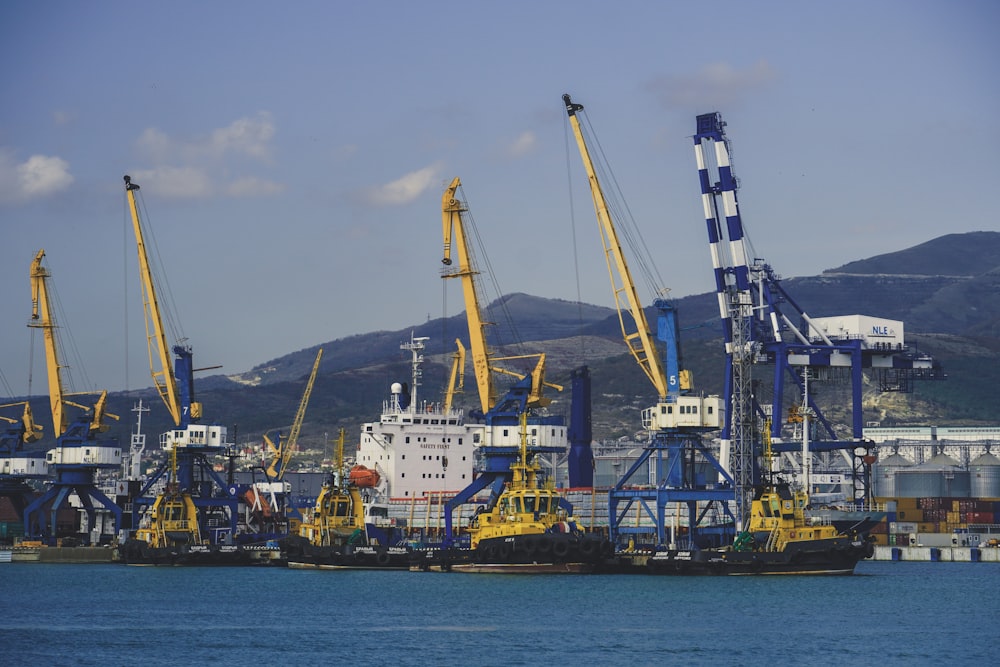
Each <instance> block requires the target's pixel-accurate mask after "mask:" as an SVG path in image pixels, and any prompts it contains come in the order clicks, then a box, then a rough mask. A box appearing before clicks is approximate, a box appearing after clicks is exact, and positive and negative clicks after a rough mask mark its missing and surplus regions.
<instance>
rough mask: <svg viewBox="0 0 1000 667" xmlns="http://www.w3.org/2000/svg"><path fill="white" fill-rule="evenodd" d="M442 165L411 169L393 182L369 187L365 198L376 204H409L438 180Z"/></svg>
mask: <svg viewBox="0 0 1000 667" xmlns="http://www.w3.org/2000/svg"><path fill="white" fill-rule="evenodd" d="M440 171H441V167H440V165H437V164H433V165H430V166H427V167H424V168H423V169H418V170H417V171H411V172H410V173H408V174H406V175H405V176H403V177H402V178H399V179H396V180H395V181H393V182H392V183H386V184H385V185H380V186H376V187H372V188H369V189H368V191H367V192H366V193H365V199H366V200H367V201H368V203H369V204H374V205H375V206H399V205H401V204H407V203H409V202H411V201H413V200H414V199H416V198H417V197H419V196H420V195H421V194H423V193H424V192H426V191H427V189H428V188H429V187H430V186H431V185H432V184H434V183H435V182H436V181H437V178H438V173H440Z"/></svg>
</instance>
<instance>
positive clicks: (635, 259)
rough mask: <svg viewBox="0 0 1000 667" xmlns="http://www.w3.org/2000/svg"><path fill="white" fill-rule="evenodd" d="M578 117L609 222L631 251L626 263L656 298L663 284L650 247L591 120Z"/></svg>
mask: <svg viewBox="0 0 1000 667" xmlns="http://www.w3.org/2000/svg"><path fill="white" fill-rule="evenodd" d="M581 117H582V119H583V122H581V123H580V130H581V132H582V133H583V134H584V135H585V136H584V139H585V142H586V144H587V145H588V146H591V147H592V148H593V149H594V150H593V151H592V155H594V156H596V158H597V159H592V162H593V165H594V172H595V174H597V178H598V180H599V182H600V183H601V184H602V190H603V191H604V196H605V201H606V204H607V207H608V211H609V213H610V214H611V218H612V220H614V223H615V229H616V231H617V232H618V235H619V236H620V237H621V238H623V239H624V240H625V243H626V244H627V245H628V247H629V250H630V251H631V259H632V261H630V263H629V264H630V266H632V267H634V268H633V270H636V269H637V270H638V272H639V274H640V275H641V276H642V279H643V282H644V283H645V284H646V287H647V289H648V290H649V292H651V293H652V294H654V295H656V296H664V295H665V291H666V283H665V282H664V281H663V278H662V277H661V276H660V274H659V271H658V270H657V268H656V263H655V262H654V261H653V256H652V253H651V252H650V250H649V246H648V245H647V244H646V241H645V239H644V238H643V236H642V232H641V231H640V230H639V227H638V225H637V224H636V222H635V218H634V217H633V216H632V211H631V210H630V209H629V207H628V203H627V202H626V200H625V198H624V196H623V195H622V191H621V187H620V186H619V184H618V179H617V178H616V177H615V175H614V172H613V171H612V170H611V166H610V163H609V162H608V159H607V156H606V155H605V153H604V149H603V148H602V146H601V144H600V141H598V139H597V135H596V134H595V133H594V131H593V128H592V126H591V125H590V119H589V118H588V117H587V114H586V112H585V111H583V110H582V109H581V110H580V111H578V112H577V118H578V119H579V118H581Z"/></svg>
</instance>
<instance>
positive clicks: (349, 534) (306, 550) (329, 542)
mask: <svg viewBox="0 0 1000 667" xmlns="http://www.w3.org/2000/svg"><path fill="white" fill-rule="evenodd" d="M344 471H345V466H344V431H343V429H341V431H340V437H339V438H338V440H337V472H336V474H331V475H330V478H329V479H328V480H327V482H326V484H324V485H323V488H322V490H321V491H320V494H319V497H318V498H317V499H316V507H315V508H314V509H313V512H312V516H311V517H309V518H308V519H307V520H305V521H303V522H302V525H301V526H299V534H298V536H294V537H289V538H286V539H285V540H282V542H283V547H284V549H285V552H286V557H287V560H288V567H290V568H300V569H301V568H318V569H342V568H399V569H406V568H407V567H409V559H410V549H409V548H408V547H405V546H394V545H389V544H383V543H380V541H379V540H378V539H377V538H374V537H371V536H369V533H368V530H367V526H366V524H365V504H364V500H363V499H362V497H361V492H360V490H359V486H358V482H357V475H356V474H353V475H352V476H351V477H348V476H347V475H345V473H344ZM355 472H356V471H355Z"/></svg>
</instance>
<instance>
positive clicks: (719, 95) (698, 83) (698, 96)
mask: <svg viewBox="0 0 1000 667" xmlns="http://www.w3.org/2000/svg"><path fill="white" fill-rule="evenodd" d="M777 78H778V74H777V72H776V71H775V70H774V68H773V67H772V66H771V64H770V63H768V62H767V61H766V60H759V61H757V62H756V63H754V64H753V65H750V66H749V67H747V68H745V69H742V70H741V69H738V68H736V67H733V66H732V65H731V64H729V63H710V64H708V65H705V66H704V67H702V68H701V69H700V70H699V71H697V72H695V73H693V74H686V75H669V76H662V77H659V78H657V79H655V80H653V81H651V82H650V83H649V84H648V85H647V87H648V88H649V89H650V90H652V91H653V92H654V93H655V94H656V95H657V96H658V97H659V98H660V101H661V102H662V103H663V105H664V106H666V107H667V108H669V109H682V110H684V111H690V110H692V109H693V110H697V111H704V110H706V109H713V108H719V107H732V106H734V105H735V104H736V103H737V102H738V101H739V100H742V99H743V98H745V97H747V96H748V95H751V94H752V93H754V92H756V91H758V90H762V89H764V88H766V87H768V86H769V85H770V84H771V83H772V82H773V81H775V79H777Z"/></svg>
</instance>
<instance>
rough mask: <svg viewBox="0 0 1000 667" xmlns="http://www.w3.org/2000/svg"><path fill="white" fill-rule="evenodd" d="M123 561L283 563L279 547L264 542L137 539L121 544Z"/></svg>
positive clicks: (155, 562) (134, 562)
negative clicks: (153, 542)
mask: <svg viewBox="0 0 1000 667" xmlns="http://www.w3.org/2000/svg"><path fill="white" fill-rule="evenodd" d="M119 558H120V560H121V562H122V563H124V564H126V565H181V566H267V565H284V560H283V558H282V554H281V549H280V548H279V547H277V546H267V545H225V544H222V545H216V544H213V545H187V544H184V545H177V546H171V547H151V546H149V545H148V544H146V543H145V542H142V541H140V540H129V541H127V542H126V543H125V544H123V545H122V547H121V550H120V552H119Z"/></svg>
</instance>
